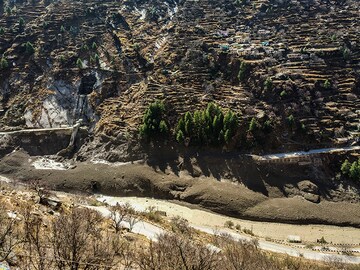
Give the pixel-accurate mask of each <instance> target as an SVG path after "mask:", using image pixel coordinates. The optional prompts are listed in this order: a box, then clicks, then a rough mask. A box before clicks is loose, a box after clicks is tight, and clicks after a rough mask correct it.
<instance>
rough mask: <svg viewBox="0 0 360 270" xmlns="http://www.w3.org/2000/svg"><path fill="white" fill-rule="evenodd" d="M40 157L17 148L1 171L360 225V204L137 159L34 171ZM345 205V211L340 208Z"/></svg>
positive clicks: (269, 217)
mask: <svg viewBox="0 0 360 270" xmlns="http://www.w3.org/2000/svg"><path fill="white" fill-rule="evenodd" d="M38 159H39V157H30V156H29V155H28V154H26V153H24V152H22V151H17V152H13V153H11V154H10V155H7V156H5V157H4V158H2V159H1V160H0V175H2V176H4V177H8V178H10V179H16V180H18V181H23V182H29V181H32V180H35V179H36V180H40V181H41V182H42V183H43V184H44V185H46V186H49V187H50V188H53V189H57V190H63V191H67V192H82V193H88V194H93V193H101V194H105V195H110V196H138V197H152V198H157V199H176V200H179V201H184V202H188V203H191V204H195V205H198V206H200V207H203V208H205V209H209V210H212V211H214V212H217V213H221V214H223V215H228V216H232V217H236V218H242V219H248V220H254V221H269V222H278V223H293V224H328V225H338V226H352V227H357V228H360V205H359V204H357V203H351V202H347V201H341V202H332V201H326V200H322V201H321V202H320V203H312V202H309V201H307V200H305V199H304V198H303V197H299V196H294V197H292V198H287V197H284V196H281V194H280V193H277V192H273V194H272V195H271V196H265V195H264V194H263V193H261V192H257V191H255V190H253V189H250V188H248V187H246V186H245V185H243V184H234V183H230V182H228V181H218V180H217V179H215V178H213V177H198V178H194V177H190V176H189V175H186V174H185V173H182V174H180V175H179V176H177V175H175V174H172V173H169V172H167V173H164V172H161V171H155V170H154V169H153V168H152V167H149V166H148V165H146V164H141V163H140V162H136V163H134V164H132V163H125V164H122V165H121V166H111V165H108V164H93V163H90V162H82V163H73V164H69V166H68V168H67V169H65V170H64V168H61V170H57V169H56V167H55V169H46V168H41V169H36V168H35V166H34V162H35V164H36V161H37V160H38ZM344 209H346V211H344Z"/></svg>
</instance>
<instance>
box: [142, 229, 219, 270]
mask: <svg viewBox="0 0 360 270" xmlns="http://www.w3.org/2000/svg"><path fill="white" fill-rule="evenodd" d="M137 263H138V266H139V268H140V269H141V270H150V269H156V270H160V269H161V270H170V269H171V270H172V269H184V270H185V269H194V270H195V269H196V270H210V269H220V268H219V267H220V265H219V264H218V263H219V260H218V256H217V253H216V252H214V251H211V250H210V249H208V248H207V247H206V246H204V245H202V244H199V243H196V242H191V241H189V240H188V239H186V238H185V237H183V236H179V235H176V234H163V235H161V236H159V239H158V242H151V243H150V247H149V248H148V249H144V250H142V252H140V254H139V256H138V260H137Z"/></svg>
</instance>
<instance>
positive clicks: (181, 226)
mask: <svg viewBox="0 0 360 270" xmlns="http://www.w3.org/2000/svg"><path fill="white" fill-rule="evenodd" d="M171 229H172V231H173V232H175V233H181V234H187V235H189V236H191V233H192V230H191V228H190V226H189V222H188V221H187V220H186V219H184V218H182V217H179V216H176V217H173V218H171Z"/></svg>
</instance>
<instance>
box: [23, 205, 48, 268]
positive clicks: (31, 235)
mask: <svg viewBox="0 0 360 270" xmlns="http://www.w3.org/2000/svg"><path fill="white" fill-rule="evenodd" d="M23 233H24V237H25V242H24V248H25V250H27V255H28V256H27V257H26V259H27V261H26V263H27V265H28V267H29V266H30V265H31V266H32V267H33V269H36V270H47V269H50V266H51V264H52V259H51V257H50V256H49V253H50V251H49V245H48V238H47V237H45V235H46V233H45V232H44V228H43V221H42V218H41V217H40V216H38V215H34V214H33V213H32V208H31V207H30V206H26V207H25V209H24V211H23Z"/></svg>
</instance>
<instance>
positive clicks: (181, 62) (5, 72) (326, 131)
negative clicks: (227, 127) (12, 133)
mask: <svg viewBox="0 0 360 270" xmlns="http://www.w3.org/2000/svg"><path fill="white" fill-rule="evenodd" d="M0 14H1V18H0V54H1V55H2V60H1V71H0V78H1V79H0V126H1V129H9V128H12V127H17V128H18V127H58V126H62V125H72V124H74V123H75V122H76V121H77V120H79V119H83V120H84V123H85V124H86V125H87V126H89V127H90V129H91V130H94V131H95V132H96V134H100V133H103V134H106V135H110V136H113V137H116V136H117V135H118V134H119V133H122V134H129V133H130V132H131V131H133V130H136V129H137V128H138V125H139V123H140V122H141V117H142V114H143V112H144V110H145V108H146V107H147V106H148V104H149V103H150V101H153V100H155V99H161V100H164V101H165V103H166V104H168V105H169V106H168V108H169V112H168V115H169V120H170V122H175V121H176V119H177V117H178V116H179V115H181V114H183V113H185V112H186V111H188V110H194V109H196V108H204V107H205V106H206V104H207V103H208V102H209V101H215V102H216V103H217V104H219V105H220V106H222V107H223V108H231V109H232V110H234V111H235V112H237V113H239V114H241V115H242V117H241V121H242V123H243V124H244V125H247V123H248V122H249V121H250V119H252V118H253V117H255V118H257V119H258V121H259V122H260V123H264V122H266V121H270V123H271V126H272V127H273V132H272V133H271V135H269V136H271V137H274V138H275V139H274V140H272V142H273V143H274V142H275V145H276V143H285V142H289V141H292V140H295V141H297V142H299V141H300V142H309V141H310V140H311V141H312V142H329V141H332V142H335V141H336V140H337V139H339V138H344V137H345V138H348V137H349V138H351V137H354V136H357V134H358V128H359V110H360V101H359V93H360V92H359V91H360V90H359V89H360V75H359V69H360V68H359V63H360V51H359V47H360V36H359V30H360V18H359V14H360V10H359V4H358V3H357V1H355V0H343V1H322V0H313V1H302V0H292V1H288V0H277V1H275V0H256V1H251V2H250V1H246V0H245V1H225V0H220V1H218V0H217V1H211V0H200V1H189V0H164V1H159V0H149V1H142V0H131V1H125V0H121V1H111V0H104V1H91V0H90V1H68V0H63V1H51V0H44V1H38V0H33V1H10V0H4V1H1V2H0ZM289 119H292V123H291V125H289ZM296 131H301V132H296ZM306 134H307V135H306Z"/></svg>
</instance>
